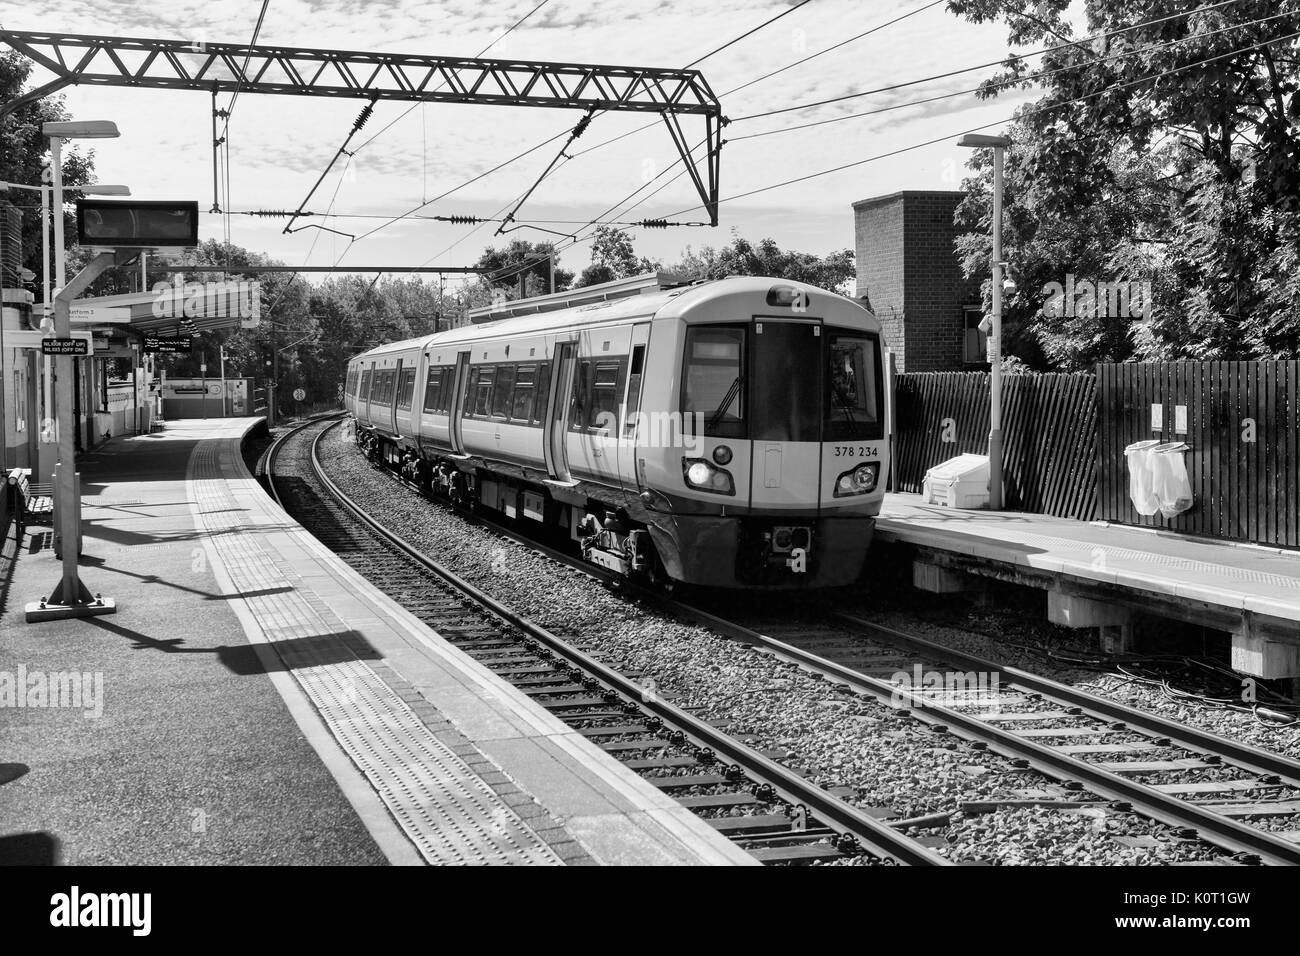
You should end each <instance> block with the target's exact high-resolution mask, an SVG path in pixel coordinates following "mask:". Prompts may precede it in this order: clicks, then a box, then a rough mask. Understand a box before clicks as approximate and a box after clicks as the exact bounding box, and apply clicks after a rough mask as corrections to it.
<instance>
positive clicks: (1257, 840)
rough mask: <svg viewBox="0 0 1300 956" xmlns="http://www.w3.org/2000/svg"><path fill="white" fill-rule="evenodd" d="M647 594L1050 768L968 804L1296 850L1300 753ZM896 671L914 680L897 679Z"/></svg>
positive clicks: (876, 644) (1295, 859)
mask: <svg viewBox="0 0 1300 956" xmlns="http://www.w3.org/2000/svg"><path fill="white" fill-rule="evenodd" d="M384 473H385V474H387V475H388V476H389V477H390V478H392V480H394V481H396V482H399V483H401V484H404V485H406V486H407V487H409V488H411V489H412V490H414V491H417V492H418V489H416V488H415V486H413V485H410V483H409V482H405V481H403V479H401V478H400V477H399V476H397V475H395V474H393V473H391V472H388V471H385V472H384ZM453 507H455V506H453ZM456 510H457V511H459V512H460V513H462V514H465V515H468V512H466V511H465V510H464V509H461V508H458V507H457V508H456ZM473 517H474V519H475V520H477V521H479V522H480V523H483V524H485V525H488V526H490V527H492V529H493V530H494V531H496V532H499V533H502V534H504V535H506V536H508V537H510V538H511V539H512V540H515V541H518V542H520V543H522V544H524V545H526V546H527V547H530V548H533V549H535V550H538V551H540V552H542V553H544V554H546V555H547V556H548V557H550V558H552V559H553V560H556V561H559V562H561V563H564V564H566V565H568V566H570V567H573V568H575V569H577V570H580V571H582V572H583V573H585V574H587V575H589V576H591V577H592V578H595V579H598V580H602V581H605V582H615V581H617V579H616V577H615V576H614V575H612V574H610V573H608V572H605V571H604V570H603V569H600V568H598V567H595V566H593V565H591V564H588V563H586V562H583V561H581V560H580V559H578V558H576V557H574V556H572V555H569V554H565V553H563V552H560V551H556V550H555V549H552V548H549V547H547V546H545V545H541V544H539V543H538V542H536V541H534V540H532V539H530V538H528V537H527V536H524V535H521V534H519V533H518V532H516V531H514V530H513V529H511V528H509V527H508V526H506V525H503V524H500V523H497V522H494V521H492V520H490V519H487V518H485V517H483V516H482V515H474V516H473ZM618 584H619V586H621V587H634V585H629V584H628V583H627V582H623V581H618ZM644 595H645V596H651V597H654V598H655V599H656V600H657V601H658V602H659V603H660V604H661V606H663V607H664V608H665V609H667V610H670V611H672V612H674V613H676V614H677V615H678V616H680V617H682V618H684V619H686V620H689V621H691V622H693V623H697V624H702V625H704V626H706V627H708V628H710V629H711V630H713V631H714V632H716V633H719V634H722V635H724V636H727V637H729V638H732V639H734V640H737V641H740V642H743V643H745V644H748V645H750V646H753V647H756V648H760V649H762V650H764V651H766V652H769V653H772V654H774V655H776V656H777V657H778V658H781V659H783V660H786V661H789V662H791V663H793V664H796V665H798V666H799V667H801V668H803V669H804V670H806V671H808V672H811V673H814V674H816V675H818V676H820V677H822V678H823V679H825V680H828V681H831V682H833V683H836V684H839V685H842V686H846V687H848V688H850V689H852V690H853V691H855V692H857V693H862V694H865V695H868V696H870V697H872V698H874V699H876V700H877V701H879V702H881V703H883V704H887V705H889V706H890V707H894V708H898V709H903V710H906V711H907V712H908V713H909V714H911V715H912V716H914V717H915V718H917V719H918V720H920V721H921V722H923V723H925V724H927V725H929V726H930V727H932V728H934V729H936V730H937V731H938V732H940V733H952V734H953V735H955V736H957V737H960V738H963V739H965V740H968V741H972V742H974V743H975V744H976V746H978V747H979V748H981V749H987V750H988V751H990V752H992V753H996V754H998V755H1001V756H1002V757H1005V758H1007V759H1008V760H1009V761H1011V764H1012V766H1014V767H1017V768H1023V769H1027V770H1034V771H1037V772H1038V773H1040V774H1042V775H1043V776H1045V777H1047V778H1049V780H1052V781H1055V788H1054V791H1053V792H1051V793H1048V794H1047V795H1045V796H1034V797H1027V798H1026V799H1024V800H1023V801H1016V800H1004V801H985V802H981V803H972V804H969V805H965V806H963V810H965V811H966V812H968V813H971V812H975V813H978V812H985V811H989V810H994V809H997V808H998V807H1000V806H1007V807H1013V806H1017V805H1027V804H1032V805H1039V806H1047V807H1051V806H1058V807H1077V806H1087V805H1095V806H1109V807H1110V808H1111V809H1112V810H1121V811H1131V812H1134V813H1137V814H1140V815H1142V816H1144V817H1147V818H1149V819H1153V820H1156V821H1159V822H1160V823H1163V824H1166V825H1168V826H1171V827H1173V828H1174V830H1175V833H1177V834H1178V835H1180V836H1183V837H1188V838H1191V837H1195V838H1199V839H1202V840H1205V841H1206V842H1208V843H1211V844H1213V845H1215V846H1218V847H1220V848H1221V849H1223V850H1226V851H1228V852H1229V853H1231V854H1233V855H1234V857H1235V859H1236V860H1237V861H1238V862H1241V863H1249V864H1253V863H1266V864H1275V865H1296V864H1300V833H1296V832H1291V833H1287V832H1286V831H1276V830H1272V829H1269V827H1270V826H1272V821H1286V820H1288V819H1290V820H1293V821H1300V762H1297V761H1294V760H1291V759H1289V758H1286V757H1283V756H1280V755H1277V754H1272V753H1268V752H1266V751H1263V750H1259V749H1257V748H1253V747H1250V746H1247V745H1244V744H1239V743H1236V742H1234V741H1231V740H1228V739H1226V738H1223V737H1219V736H1217V735H1214V734H1210V733H1206V732H1204V731H1200V730H1197V729H1195V728H1192V727H1189V726H1187V725H1184V724H1179V723H1176V722H1174V721H1170V720H1166V719H1164V718H1162V717H1159V716H1156V715H1153V714H1151V713H1148V712H1146V711H1142V710H1139V709H1137V708H1133V707H1129V706H1126V705H1124V704H1120V703H1118V702H1115V701H1112V700H1109V699H1107V698H1103V697H1099V696H1096V695H1093V694H1089V693H1087V692H1085V691H1081V690H1078V689H1076V688H1073V687H1069V686H1067V685H1064V684H1060V683H1058V682H1054V681H1051V680H1049V679H1046V678H1042V677H1039V676H1037V675H1034V674H1031V673H1029V672H1026V671H1023V670H1019V669H1016V668H1012V667H1007V666H1004V665H1001V664H998V663H996V662H993V661H987V660H983V659H981V658H977V657H974V656H972V655H968V654H963V653H961V652H959V651H956V650H953V649H950V648H946V647H943V646H941V645H938V644H934V643H932V642H929V641H926V640H924V639H922V638H919V637H916V636H913V635H909V634H905V633H903V632H901V631H897V630H893V629H889V628H884V627H881V626H880V625H877V624H874V623H872V622H870V621H867V620H864V619H862V618H860V617H855V616H853V615H850V614H845V613H842V612H834V611H832V612H817V613H815V614H814V615H813V617H812V619H810V620H801V621H795V622H791V621H790V620H789V619H788V618H787V619H784V620H780V621H775V622H758V623H752V622H751V623H749V624H746V623H741V622H740V621H738V620H736V619H735V617H736V616H737V615H736V614H733V613H731V612H724V614H725V616H724V615H720V614H715V613H711V612H710V611H708V610H705V609H703V608H700V607H697V606H694V605H693V604H690V603H686V602H685V601H682V600H678V599H674V598H671V597H667V596H665V595H663V594H661V593H658V592H649V591H646V592H644ZM930 674H938V675H941V677H943V678H945V681H944V686H943V687H942V688H940V689H939V690H938V691H937V692H932V691H933V689H930V688H927V687H926V686H925V677H926V676H927V675H930ZM899 675H905V676H906V677H907V678H908V680H906V681H896V680H895V678H896V677H898V676H899ZM947 675H953V676H954V677H956V676H957V675H962V677H963V682H965V677H966V675H974V676H975V678H976V680H977V681H978V679H979V677H980V676H981V675H983V677H984V685H983V690H982V691H980V689H979V687H978V686H977V688H976V693H975V695H974V698H973V699H961V697H960V695H954V694H952V693H951V690H952V688H951V687H950V686H949V684H948V682H947V680H946V677H947ZM908 683H910V684H912V685H913V686H912V687H908V686H906V685H907V684H908ZM900 685H901V686H900ZM1296 825H1297V826H1300V822H1298V823H1296Z"/></svg>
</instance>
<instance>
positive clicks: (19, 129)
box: [0, 52, 95, 283]
mask: <svg viewBox="0 0 1300 956" xmlns="http://www.w3.org/2000/svg"><path fill="white" fill-rule="evenodd" d="M31 72H32V64H31V61H29V60H27V59H26V58H25V57H22V56H19V55H18V54H17V53H14V52H5V53H0V103H2V102H7V101H9V100H12V99H16V98H17V97H18V96H19V95H20V94H21V93H22V92H23V90H24V89H25V87H26V86H27V80H28V78H29V77H30V75H31ZM71 118H72V117H71V114H69V112H68V110H67V108H66V107H65V106H64V99H63V96H62V95H59V96H46V97H43V98H41V99H39V100H35V101H33V102H30V103H25V104H23V105H22V106H20V107H19V108H18V109H17V110H15V111H14V112H13V113H11V114H9V116H8V117H7V118H6V119H5V120H3V122H0V180H3V181H4V182H9V183H22V184H23V185H25V186H48V185H50V184H51V183H52V182H53V176H52V173H51V170H50V164H49V159H50V157H49V140H48V139H46V138H45V136H44V135H43V134H42V133H41V126H42V125H43V124H45V123H56V122H61V121H65V120H69V119H71ZM94 157H95V154H94V150H89V151H87V152H86V153H85V154H82V152H81V151H80V148H79V147H78V146H77V145H75V144H70V148H65V149H64V151H63V183H64V186H65V187H71V188H69V189H68V190H67V192H66V198H67V200H68V201H69V202H71V201H72V200H74V199H76V198H78V196H79V193H77V191H76V188H75V187H77V186H82V185H86V184H87V183H89V182H91V181H92V180H93V179H94V174H95V158H94ZM4 198H6V199H7V200H8V201H9V202H11V203H13V205H15V206H18V207H20V208H21V209H22V211H23V213H24V216H23V226H22V244H23V266H24V268H27V269H30V270H31V271H32V272H34V273H35V274H36V282H37V283H40V282H41V279H42V277H43V276H44V274H45V270H44V268H43V267H42V265H41V216H40V208H41V200H40V196H39V195H38V194H37V193H31V192H27V191H26V190H23V191H13V192H10V193H7V194H5V196H4ZM63 236H64V244H65V247H71V246H72V243H73V241H74V239H75V237H76V221H75V218H74V217H73V216H71V215H66V214H65V216H64V230H63Z"/></svg>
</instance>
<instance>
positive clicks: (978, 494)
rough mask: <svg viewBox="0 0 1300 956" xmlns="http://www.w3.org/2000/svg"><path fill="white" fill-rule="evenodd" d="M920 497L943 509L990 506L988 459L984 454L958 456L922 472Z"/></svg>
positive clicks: (927, 502) (928, 503)
mask: <svg viewBox="0 0 1300 956" xmlns="http://www.w3.org/2000/svg"><path fill="white" fill-rule="evenodd" d="M921 496H922V497H923V498H924V499H925V503H926V504H927V505H942V506H944V507H946V508H987V507H988V506H989V459H988V456H987V455H958V456H957V457H956V458H949V459H948V460H947V461H945V462H943V463H941V464H938V465H935V466H934V467H933V468H931V469H930V470H929V471H927V472H926V473H925V481H924V483H923V484H922V485H921Z"/></svg>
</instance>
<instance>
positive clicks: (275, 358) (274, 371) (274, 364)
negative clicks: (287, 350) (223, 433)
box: [266, 323, 280, 425]
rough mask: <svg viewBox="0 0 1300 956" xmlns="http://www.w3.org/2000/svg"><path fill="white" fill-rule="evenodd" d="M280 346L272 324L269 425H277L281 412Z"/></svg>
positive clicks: (267, 399) (268, 401)
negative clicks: (278, 400)
mask: <svg viewBox="0 0 1300 956" xmlns="http://www.w3.org/2000/svg"><path fill="white" fill-rule="evenodd" d="M279 344H280V339H279V336H277V335H276V331H275V323H271V394H269V395H267V396H266V417H267V419H268V421H267V424H268V425H274V424H275V417H276V413H277V412H278V411H279V408H278V402H277V399H279V397H280V396H279V395H278V394H277V393H278V391H279V389H280V350H279V348H277V346H278V345H279Z"/></svg>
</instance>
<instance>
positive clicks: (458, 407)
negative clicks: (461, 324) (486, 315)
mask: <svg viewBox="0 0 1300 956" xmlns="http://www.w3.org/2000/svg"><path fill="white" fill-rule="evenodd" d="M467 378H469V353H468V352H458V353H457V354H456V379H455V381H456V384H455V387H454V390H453V391H452V393H451V395H452V399H451V408H450V410H449V411H448V414H449V415H450V416H451V447H452V448H453V449H454V450H455V452H456V454H458V455H463V454H465V441H464V439H462V438H461V434H460V419H461V414H462V409H463V408H464V406H465V380H466V379H467Z"/></svg>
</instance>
